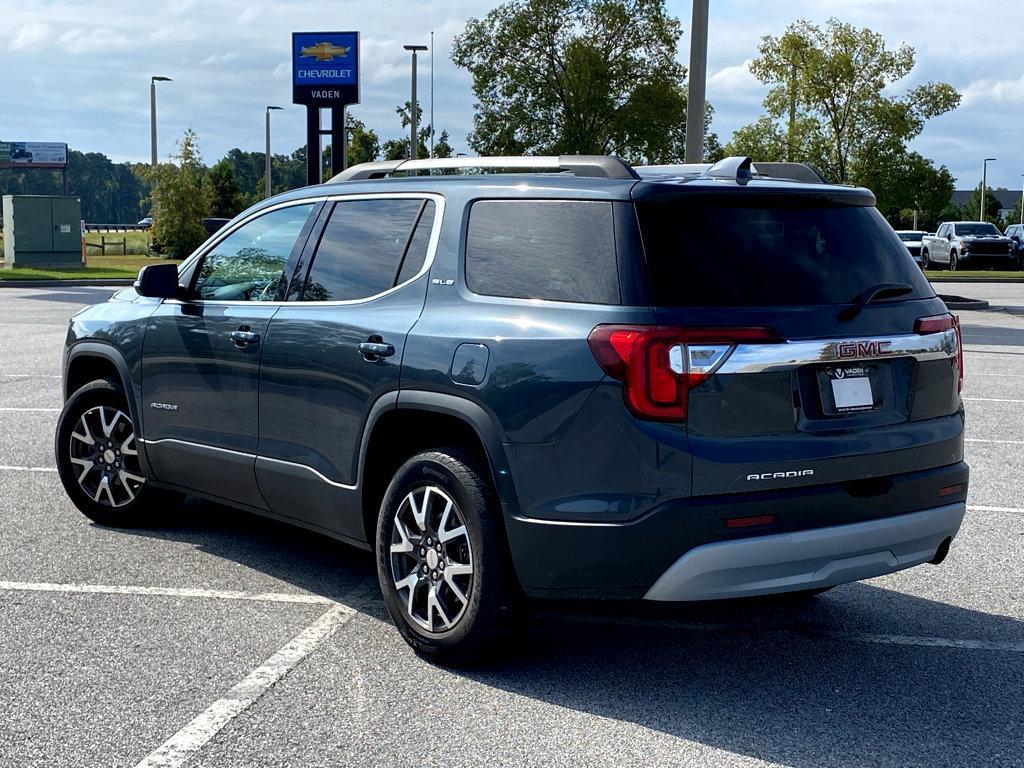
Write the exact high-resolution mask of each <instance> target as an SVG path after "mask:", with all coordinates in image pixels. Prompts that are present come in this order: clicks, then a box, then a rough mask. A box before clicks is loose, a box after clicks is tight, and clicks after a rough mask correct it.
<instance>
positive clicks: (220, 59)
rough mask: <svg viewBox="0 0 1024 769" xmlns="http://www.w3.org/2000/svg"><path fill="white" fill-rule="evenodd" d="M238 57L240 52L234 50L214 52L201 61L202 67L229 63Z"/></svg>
mask: <svg viewBox="0 0 1024 769" xmlns="http://www.w3.org/2000/svg"><path fill="white" fill-rule="evenodd" d="M237 58H238V54H237V53H235V52H234V51H228V52H227V53H212V54H210V55H209V56H207V57H206V58H205V59H203V60H202V61H201V62H199V65H200V66H201V67H205V66H208V65H210V64H227V63H228V62H229V61H234V60H235V59H237Z"/></svg>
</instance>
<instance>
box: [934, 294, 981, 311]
mask: <svg viewBox="0 0 1024 769" xmlns="http://www.w3.org/2000/svg"><path fill="white" fill-rule="evenodd" d="M938 296H939V299H941V300H942V301H943V302H945V303H946V307H948V308H949V309H950V310H987V309H989V304H988V302H987V301H985V300H984V299H970V298H969V297H966V296H953V295H952V294H939V295H938Z"/></svg>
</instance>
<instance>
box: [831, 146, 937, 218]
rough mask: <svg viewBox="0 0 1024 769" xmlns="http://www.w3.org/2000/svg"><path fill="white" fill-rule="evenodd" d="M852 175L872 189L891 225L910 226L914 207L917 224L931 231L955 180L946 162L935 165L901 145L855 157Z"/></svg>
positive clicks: (856, 182)
mask: <svg viewBox="0 0 1024 769" xmlns="http://www.w3.org/2000/svg"><path fill="white" fill-rule="evenodd" d="M851 177H852V179H851V180H852V182H853V183H854V184H857V185H858V186H861V187H867V188H868V189H870V190H871V191H872V192H874V193H875V197H876V198H877V199H878V210H879V211H881V213H882V215H883V216H885V217H886V218H887V219H888V220H889V223H890V224H892V225H893V227H896V228H901V227H902V228H909V227H912V226H913V223H914V211H915V210H916V211H917V212H918V214H917V226H918V228H920V229H925V230H930V231H934V230H935V228H936V227H937V226H938V224H939V222H941V221H943V219H942V214H943V211H944V209H945V208H946V207H947V206H948V205H949V202H950V200H951V199H952V197H953V187H954V183H955V180H954V178H953V175H952V174H951V173H950V172H949V169H948V168H946V167H945V166H940V167H938V168H936V167H935V164H934V163H932V161H931V160H929V159H928V158H926V157H923V156H922V155H920V154H918V153H917V152H907V151H906V150H904V149H902V148H899V149H897V150H893V151H890V152H877V153H868V154H865V155H862V156H860V157H858V158H857V159H856V161H855V162H854V164H853V167H852V169H851Z"/></svg>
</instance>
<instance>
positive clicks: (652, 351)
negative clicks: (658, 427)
mask: <svg viewBox="0 0 1024 769" xmlns="http://www.w3.org/2000/svg"><path fill="white" fill-rule="evenodd" d="M782 341H783V340H782V338H781V337H779V335H778V334H777V333H776V332H774V331H772V330H771V329H767V328H718V327H716V328H677V327H671V326H597V327H596V328H595V329H594V330H593V331H592V332H590V336H589V337H588V338H587V342H588V344H589V345H590V349H591V351H592V352H593V354H594V358H595V359H596V360H597V362H598V364H599V365H600V366H601V368H602V369H604V371H605V373H607V374H608V375H609V376H611V377H614V378H615V379H618V380H619V381H620V382H622V383H623V385H624V386H623V388H622V393H623V398H624V399H625V402H626V405H627V406H628V407H629V410H630V411H631V412H633V414H635V415H636V416H638V417H641V418H642V419H656V420H660V421H665V422H684V421H686V407H687V400H688V398H687V396H688V394H689V392H690V390H692V389H693V388H694V387H696V386H697V385H699V384H700V383H701V382H703V381H705V380H706V379H707V378H708V377H710V376H711V375H712V374H714V373H715V371H716V370H717V369H718V367H719V366H721V365H722V363H724V362H725V360H726V358H728V357H729V355H730V353H731V352H732V350H733V348H734V347H735V346H736V345H737V344H748V343H778V342H782Z"/></svg>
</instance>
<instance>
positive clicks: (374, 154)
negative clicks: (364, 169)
mask: <svg viewBox="0 0 1024 769" xmlns="http://www.w3.org/2000/svg"><path fill="white" fill-rule="evenodd" d="M347 122H348V127H349V128H351V129H352V130H351V131H350V132H349V135H348V164H349V165H350V166H354V165H358V164H359V163H370V162H372V161H374V160H376V159H377V158H378V157H379V156H380V139H378V138H377V132H376V131H374V130H372V129H371V130H369V131H368V130H366V125H365V124H364V123H363V121H362V120H360V119H359V118H356V117H353V116H351V115H349V116H348V118H347Z"/></svg>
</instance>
